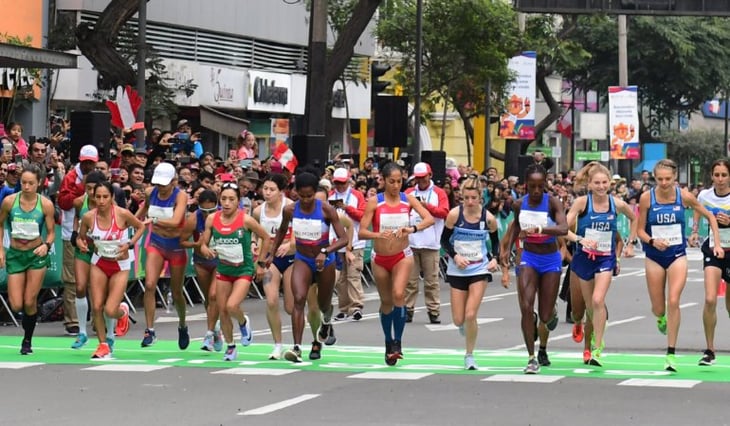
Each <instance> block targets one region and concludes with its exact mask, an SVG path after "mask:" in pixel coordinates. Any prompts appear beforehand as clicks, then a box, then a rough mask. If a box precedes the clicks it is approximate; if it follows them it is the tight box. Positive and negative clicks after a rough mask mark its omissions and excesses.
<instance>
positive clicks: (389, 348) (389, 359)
mask: <svg viewBox="0 0 730 426" xmlns="http://www.w3.org/2000/svg"><path fill="white" fill-rule="evenodd" d="M392 355H393V342H385V363H386V364H387V365H390V366H393V365H395V363H396V362H398V358H397V357H393V356H392Z"/></svg>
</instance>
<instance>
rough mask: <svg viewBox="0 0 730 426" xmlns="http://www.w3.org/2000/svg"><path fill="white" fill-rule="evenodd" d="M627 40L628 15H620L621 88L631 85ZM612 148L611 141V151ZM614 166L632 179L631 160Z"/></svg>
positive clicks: (618, 161) (619, 55) (619, 71)
mask: <svg viewBox="0 0 730 426" xmlns="http://www.w3.org/2000/svg"><path fill="white" fill-rule="evenodd" d="M627 38H628V37H627V25H626V15H618V85H619V86H621V87H626V86H628V85H629V59H628V40H627ZM637 131H638V129H637ZM610 148H611V146H610V141H609V150H610ZM622 163H623V164H622ZM622 165H623V167H622ZM613 166H614V167H613V170H614V173H616V172H618V173H619V174H620V175H621V176H624V177H625V178H627V179H628V178H629V177H631V173H632V170H631V160H623V161H621V160H614V164H613Z"/></svg>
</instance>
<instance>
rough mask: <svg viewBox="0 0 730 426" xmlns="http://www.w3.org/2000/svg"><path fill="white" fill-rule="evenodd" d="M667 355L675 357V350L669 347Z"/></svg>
mask: <svg viewBox="0 0 730 426" xmlns="http://www.w3.org/2000/svg"><path fill="white" fill-rule="evenodd" d="M667 355H674V348H673V347H671V346H667Z"/></svg>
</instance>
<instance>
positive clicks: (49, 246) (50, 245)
mask: <svg viewBox="0 0 730 426" xmlns="http://www.w3.org/2000/svg"><path fill="white" fill-rule="evenodd" d="M44 244H45V245H46V248H47V249H48V251H51V247H53V243H49V242H45V243H44Z"/></svg>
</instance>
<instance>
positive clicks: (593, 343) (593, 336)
mask: <svg viewBox="0 0 730 426" xmlns="http://www.w3.org/2000/svg"><path fill="white" fill-rule="evenodd" d="M605 348H606V341H605V340H603V339H601V344H600V345H599V346H596V333H591V349H593V350H596V349H597V350H598V351H599V352H601V351H603V349H605Z"/></svg>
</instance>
